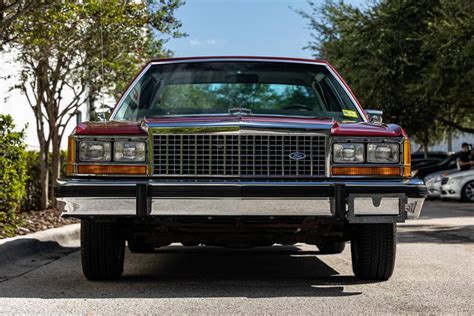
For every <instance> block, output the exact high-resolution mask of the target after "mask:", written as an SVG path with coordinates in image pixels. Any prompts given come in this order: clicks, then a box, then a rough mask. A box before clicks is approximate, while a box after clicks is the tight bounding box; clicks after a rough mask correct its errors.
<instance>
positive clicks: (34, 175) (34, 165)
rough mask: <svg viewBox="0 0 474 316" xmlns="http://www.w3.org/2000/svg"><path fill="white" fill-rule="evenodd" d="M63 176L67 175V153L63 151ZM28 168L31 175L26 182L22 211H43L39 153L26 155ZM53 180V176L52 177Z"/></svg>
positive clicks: (32, 152) (31, 152) (34, 152)
mask: <svg viewBox="0 0 474 316" xmlns="http://www.w3.org/2000/svg"><path fill="white" fill-rule="evenodd" d="M49 161H51V153H50V154H49ZM60 161H61V175H65V174H66V152H65V151H61V157H60ZM26 162H27V165H26V168H27V173H28V175H29V177H28V180H27V181H26V194H25V196H24V198H23V200H22V201H21V210H22V211H37V210H41V182H40V179H41V178H40V175H41V166H40V156H39V152H38V151H28V152H27V153H26ZM49 178H50V179H51V174H50V177H49ZM49 192H52V190H51V183H50V184H49Z"/></svg>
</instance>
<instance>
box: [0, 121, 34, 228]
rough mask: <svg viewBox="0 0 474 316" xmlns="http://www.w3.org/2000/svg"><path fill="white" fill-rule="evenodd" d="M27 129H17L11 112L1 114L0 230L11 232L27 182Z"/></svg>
mask: <svg viewBox="0 0 474 316" xmlns="http://www.w3.org/2000/svg"><path fill="white" fill-rule="evenodd" d="M24 138H25V130H24V129H23V130H21V131H15V125H14V124H13V119H12V117H11V116H10V115H2V114H0V233H1V234H2V235H6V236H9V235H12V234H13V233H14V231H15V229H16V224H17V223H16V213H17V212H18V210H19V208H20V205H21V201H22V199H23V197H24V196H25V192H26V191H25V184H26V181H27V178H28V177H27V168H26V154H25V144H24Z"/></svg>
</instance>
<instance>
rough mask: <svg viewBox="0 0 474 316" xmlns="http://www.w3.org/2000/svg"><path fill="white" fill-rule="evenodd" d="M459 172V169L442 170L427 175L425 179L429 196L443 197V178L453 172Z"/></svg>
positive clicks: (434, 197) (433, 197)
mask: <svg viewBox="0 0 474 316" xmlns="http://www.w3.org/2000/svg"><path fill="white" fill-rule="evenodd" d="M456 172H459V170H456V169H453V170H442V171H438V172H434V173H431V174H429V175H427V176H426V177H425V178H424V179H423V180H424V181H425V185H426V189H427V190H428V197H430V198H432V199H439V198H441V180H442V179H443V177H447V176H448V175H450V174H452V173H456Z"/></svg>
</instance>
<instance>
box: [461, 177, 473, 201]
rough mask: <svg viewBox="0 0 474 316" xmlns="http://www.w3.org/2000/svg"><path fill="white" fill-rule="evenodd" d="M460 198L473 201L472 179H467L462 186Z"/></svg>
mask: <svg viewBox="0 0 474 316" xmlns="http://www.w3.org/2000/svg"><path fill="white" fill-rule="evenodd" d="M461 200H462V201H466V202H474V181H469V182H468V183H466V184H465V185H464V186H463V187H462V190H461Z"/></svg>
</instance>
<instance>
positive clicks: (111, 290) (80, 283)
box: [0, 201, 474, 314]
mask: <svg viewBox="0 0 474 316" xmlns="http://www.w3.org/2000/svg"><path fill="white" fill-rule="evenodd" d="M473 216H474V204H472V203H471V204H468V203H459V202H441V201H427V202H426V204H425V207H424V209H423V212H422V217H421V218H420V219H419V220H415V221H408V222H407V223H405V224H401V225H400V226H399V230H398V249H397V264H396V268H395V273H394V275H393V277H392V278H391V279H390V280H389V281H387V282H374V283H372V282H367V281H365V282H362V281H358V280H357V279H356V278H355V277H354V276H353V275H352V270H351V260H350V247H346V250H345V251H344V253H343V254H341V255H319V254H318V251H317V248H316V247H314V246H310V245H296V246H274V247H269V248H254V249H248V250H229V249H222V248H206V247H194V248H193V247H190V248H187V247H181V246H171V247H166V248H162V249H160V250H159V251H157V252H156V253H155V254H151V255H144V254H143V255H138V254H131V253H127V258H126V263H125V273H124V277H123V278H122V279H121V280H120V281H115V282H100V283H99V282H89V281H86V280H85V279H84V277H83V275H82V272H81V264H80V255H79V251H74V252H73V253H71V254H69V255H66V256H64V257H62V258H59V259H58V260H55V261H53V262H50V263H48V264H46V265H43V266H41V267H39V268H37V269H35V270H33V271H30V272H28V273H25V274H23V275H20V276H18V277H15V278H12V279H8V280H4V281H3V282H0V313H7V314H10V313H25V314H30V313H32V312H34V313H40V314H50V313H80V314H86V313H87V314H89V313H92V314H99V313H100V314H101V313H105V314H115V313H116V311H117V310H120V313H121V314H126V313H128V312H137V311H140V313H204V312H205V313H211V314H217V313H219V314H221V313H226V314H230V313H278V314H287V313H291V314H301V313H304V314H313V313H328V312H337V313H369V312H370V313H374V312H375V313H405V312H407V313H414V312H421V313H457V312H464V313H470V314H472V312H473V311H474V303H473V300H472V293H473V292H474V244H473V241H474V217H473Z"/></svg>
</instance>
